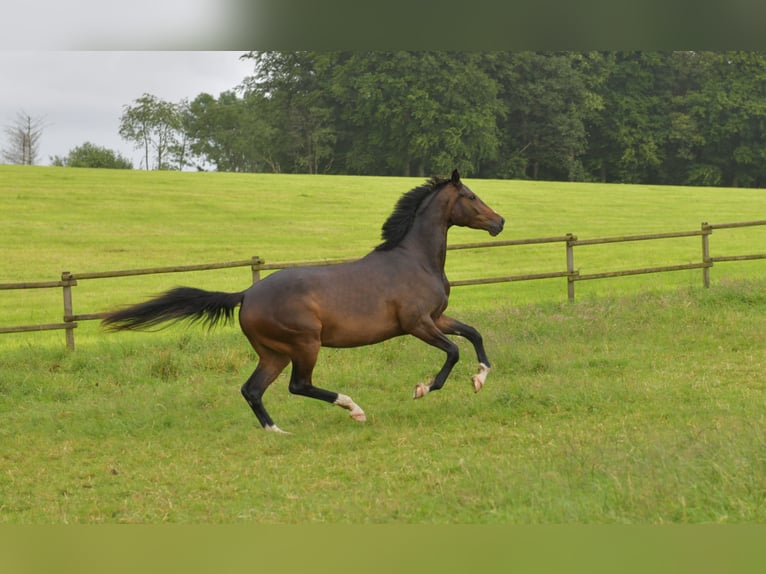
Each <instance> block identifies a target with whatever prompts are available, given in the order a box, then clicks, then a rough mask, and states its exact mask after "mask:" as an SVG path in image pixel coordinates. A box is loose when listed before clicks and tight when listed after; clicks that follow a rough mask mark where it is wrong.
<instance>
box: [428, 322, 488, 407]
mask: <svg viewBox="0 0 766 574" xmlns="http://www.w3.org/2000/svg"><path fill="white" fill-rule="evenodd" d="M435 323H436V326H437V327H438V328H439V330H440V331H441V332H442V333H445V334H446V335H459V336H461V337H465V338H466V339H468V340H469V341H470V342H471V344H472V345H473V348H474V350H475V351H476V358H477V359H478V360H479V371H478V372H477V373H476V374H475V375H474V376H473V377H472V378H471V381H472V382H473V390H474V392H477V393H478V392H479V391H480V390H481V388H482V387H483V386H484V382H485V381H486V380H487V373H489V369H490V367H491V365H490V362H489V359H488V358H487V352H486V351H485V350H484V340H483V339H482V338H481V333H479V332H478V331H477V330H476V329H475V328H473V327H471V326H470V325H466V324H465V323H461V322H460V321H458V320H457V319H453V318H452V317H448V316H447V315H442V316H441V317H439V318H438V319H437V320H436V322H435Z"/></svg>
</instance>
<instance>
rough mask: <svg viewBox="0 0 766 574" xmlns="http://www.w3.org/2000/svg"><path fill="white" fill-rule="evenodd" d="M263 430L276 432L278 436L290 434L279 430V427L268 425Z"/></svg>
mask: <svg viewBox="0 0 766 574" xmlns="http://www.w3.org/2000/svg"><path fill="white" fill-rule="evenodd" d="M263 430H265V431H268V432H275V433H277V434H290V433H289V432H287V431H283V430H282V429H281V428H279V427H278V426H277V425H268V426H265V427H263Z"/></svg>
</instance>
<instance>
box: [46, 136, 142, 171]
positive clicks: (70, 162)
mask: <svg viewBox="0 0 766 574" xmlns="http://www.w3.org/2000/svg"><path fill="white" fill-rule="evenodd" d="M51 165H54V166H59V167H98V168H108V169H133V164H132V163H131V162H130V160H127V159H125V158H124V157H123V156H121V155H120V154H119V153H117V152H115V151H113V150H110V149H107V148H105V147H99V146H97V145H95V144H92V143H90V142H85V143H84V144H82V145H81V146H78V147H76V148H74V149H72V150H70V151H69V155H67V156H66V157H63V158H62V157H59V156H55V157H53V158H51Z"/></svg>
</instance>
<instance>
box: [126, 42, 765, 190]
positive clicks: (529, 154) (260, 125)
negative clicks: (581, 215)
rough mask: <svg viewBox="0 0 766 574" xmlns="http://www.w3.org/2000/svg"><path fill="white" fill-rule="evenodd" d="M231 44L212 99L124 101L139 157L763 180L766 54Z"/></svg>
mask: <svg viewBox="0 0 766 574" xmlns="http://www.w3.org/2000/svg"><path fill="white" fill-rule="evenodd" d="M242 57H243V58H247V59H249V60H251V61H252V63H253V75H252V76H250V77H248V78H245V79H244V80H243V82H242V84H241V85H240V86H238V87H237V88H235V89H232V90H230V91H227V92H223V93H221V94H219V95H218V97H214V96H212V95H210V94H207V93H202V94H199V95H197V96H196V97H194V98H193V99H191V100H188V99H187V100H183V101H182V102H178V103H168V102H163V101H161V100H159V99H157V98H154V97H153V96H150V95H148V94H146V95H144V97H143V98H140V99H139V100H136V101H135V102H133V104H132V105H130V106H126V107H125V112H124V114H123V117H122V121H121V128H120V133H121V135H122V136H123V137H124V138H125V139H128V140H130V141H133V142H136V144H137V145H138V146H141V147H142V149H144V150H145V152H146V155H145V162H144V163H145V167H147V168H150V167H151V168H159V169H180V168H184V167H186V166H189V165H192V166H193V165H195V164H204V165H208V166H212V167H213V168H214V169H217V170H219V171H236V172H264V171H268V172H291V173H328V174H368V175H403V176H427V175H431V174H436V173H442V174H443V173H449V171H451V170H452V169H453V168H455V167H457V168H458V169H460V170H461V171H462V172H463V173H464V174H465V175H470V176H472V177H486V178H523V179H541V180H543V179H544V180H562V181H603V182H624V183H653V184H674V185H715V186H748V187H762V186H766V53H760V52H691V51H689V52H476V53H472V52H411V51H397V52H311V51H304V52H251V53H248V54H245V55H243V56H242ZM150 153H151V155H150Z"/></svg>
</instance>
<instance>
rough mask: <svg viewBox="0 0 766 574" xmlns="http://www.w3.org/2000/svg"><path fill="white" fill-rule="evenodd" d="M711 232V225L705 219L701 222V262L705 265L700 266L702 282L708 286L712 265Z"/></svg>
mask: <svg viewBox="0 0 766 574" xmlns="http://www.w3.org/2000/svg"><path fill="white" fill-rule="evenodd" d="M711 233H713V227H712V226H711V225H710V224H708V222H707V221H703V222H702V262H703V263H705V264H707V263H709V264H710V265H709V266H708V265H706V266H705V267H703V268H702V284H703V285H704V286H705V287H710V267H712V266H713V260H712V259H710V240H709V238H710V234H711Z"/></svg>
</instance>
